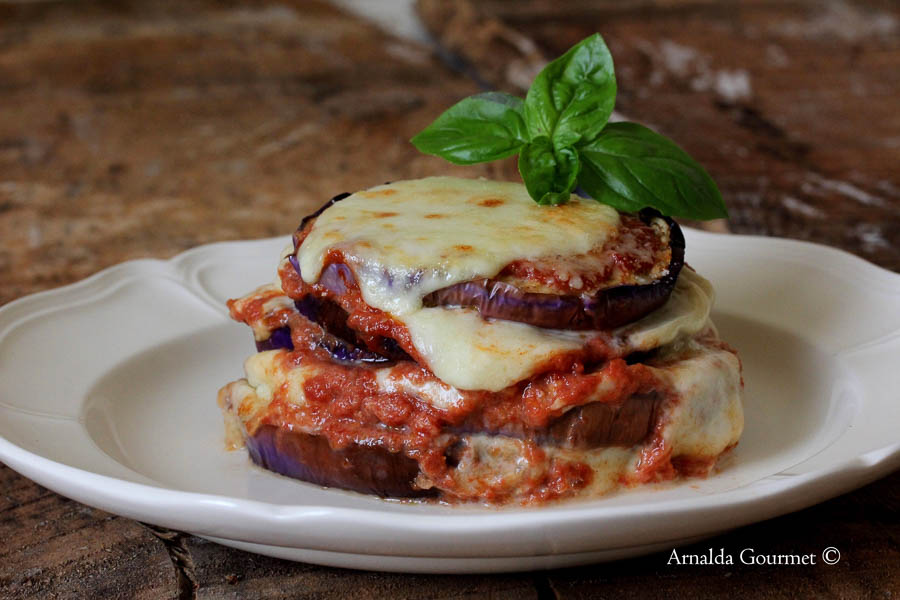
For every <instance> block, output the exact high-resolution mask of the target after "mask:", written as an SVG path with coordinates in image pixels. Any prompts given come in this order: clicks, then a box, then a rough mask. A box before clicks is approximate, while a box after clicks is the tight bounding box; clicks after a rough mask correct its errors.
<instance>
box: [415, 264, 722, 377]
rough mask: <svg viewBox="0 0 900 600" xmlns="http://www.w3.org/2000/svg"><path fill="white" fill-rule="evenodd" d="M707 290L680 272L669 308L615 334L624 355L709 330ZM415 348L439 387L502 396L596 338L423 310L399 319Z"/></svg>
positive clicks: (468, 313)
mask: <svg viewBox="0 0 900 600" xmlns="http://www.w3.org/2000/svg"><path fill="white" fill-rule="evenodd" d="M712 302H713V292H712V286H711V285H710V283H709V282H708V281H707V280H706V279H704V278H703V277H701V276H700V275H697V273H695V272H693V271H691V270H690V269H683V270H682V272H681V275H680V276H679V277H678V282H677V283H676V285H675V289H674V290H673V291H672V295H671V297H670V298H669V300H668V301H667V302H666V304H664V305H663V306H662V307H660V308H658V309H657V310H655V311H653V312H652V313H650V314H649V315H647V316H646V317H644V318H643V319H640V320H639V321H636V322H634V323H632V324H630V325H628V326H626V327H623V328H621V329H619V330H617V331H616V332H614V338H613V343H614V344H616V345H617V346H619V347H620V348H621V349H622V351H623V352H634V351H636V350H650V349H653V348H656V347H659V346H663V345H665V344H668V343H670V342H672V341H673V340H675V339H676V338H678V337H680V336H685V335H693V334H695V333H697V332H699V331H701V330H702V329H704V328H705V326H706V323H707V321H708V319H709V312H710V309H711V308H712ZM399 319H400V320H401V321H402V322H403V323H404V324H405V325H406V327H407V329H408V330H409V333H410V337H411V338H412V342H413V345H414V346H415V347H416V350H417V351H418V352H419V354H420V355H421V356H422V358H423V359H424V360H425V362H426V363H428V367H429V368H430V369H431V372H432V373H434V374H435V375H436V376H437V377H438V378H439V379H440V380H441V381H444V382H446V383H448V384H450V385H452V386H454V387H457V388H460V389H463V390H490V391H492V392H495V391H498V390H502V389H503V388H505V387H508V386H510V385H512V384H514V383H516V382H517V381H521V380H523V379H526V378H527V377H529V376H530V375H531V374H532V373H533V372H534V370H535V369H536V368H537V366H538V365H540V364H541V363H542V362H545V361H546V360H548V359H550V358H552V357H553V356H555V355H557V354H559V353H561V352H566V351H570V350H577V349H579V348H581V347H582V346H583V345H584V344H585V342H586V341H587V340H588V339H589V338H591V337H593V336H595V335H597V332H592V331H563V330H555V329H543V328H539V327H532V326H531V325H526V324H524V323H516V322H513V321H500V320H492V319H482V318H481V316H480V315H479V314H478V313H477V312H476V311H474V310H471V309H461V308H441V307H437V308H423V309H421V310H419V311H416V312H414V313H412V314H409V315H404V316H402V317H399Z"/></svg>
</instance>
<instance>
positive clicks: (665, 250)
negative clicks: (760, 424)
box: [219, 177, 743, 504]
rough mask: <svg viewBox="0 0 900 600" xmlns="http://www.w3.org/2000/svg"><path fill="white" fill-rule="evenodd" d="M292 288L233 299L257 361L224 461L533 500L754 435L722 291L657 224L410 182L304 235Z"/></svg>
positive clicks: (308, 227) (590, 491)
mask: <svg viewBox="0 0 900 600" xmlns="http://www.w3.org/2000/svg"><path fill="white" fill-rule="evenodd" d="M278 275H279V278H278V281H277V283H273V284H271V285H266V286H263V287H261V288H259V289H257V290H255V291H254V292H252V293H251V294H249V295H248V296H246V297H244V298H241V299H238V300H232V301H230V302H229V307H230V310H231V315H232V317H233V318H235V319H236V320H238V321H242V322H244V323H246V324H247V325H249V326H250V327H251V328H252V329H253V333H254V337H255V339H256V346H257V350H258V352H257V353H256V354H254V355H253V356H251V357H250V358H249V359H248V360H247V361H246V363H245V370H246V378H245V379H241V380H239V381H235V382H233V383H230V384H228V385H226V386H225V387H224V388H222V390H221V391H220V392H219V405H220V406H221V408H222V411H223V413H224V415H225V423H226V431H227V441H228V443H229V445H231V446H232V447H239V446H241V445H246V446H247V449H248V450H249V454H250V456H251V458H252V459H253V461H254V462H255V463H257V464H259V465H261V466H263V467H265V468H267V469H271V470H273V471H276V472H278V473H281V474H284V475H288V476H291V477H295V478H298V479H302V480H305V481H308V482H311V483H315V484H319V485H324V486H331V487H337V488H344V489H350V490H356V491H359V492H365V493H371V494H377V495H380V496H389V497H419V496H433V497H436V498H438V499H440V500H443V501H448V502H464V501H478V502H487V503H498V504H499V503H508V502H516V503H522V504H533V503H541V502H544V501H548V500H552V499H556V498H564V497H593V496H598V495H601V494H603V493H606V492H608V491H609V490H611V489H612V488H614V487H616V486H619V485H634V484H639V483H645V482H650V481H660V480H666V479H671V478H674V477H676V476H679V475H687V476H696V475H700V476H704V475H706V474H708V473H709V472H710V471H711V469H713V467H714V466H715V464H716V461H717V460H718V458H719V457H720V456H721V455H722V454H723V453H724V452H726V451H727V450H728V449H730V448H731V447H733V446H734V445H735V444H736V443H737V441H738V438H739V436H740V434H741V430H742V427H743V412H742V407H741V390H742V381H741V368H740V362H739V360H738V358H737V356H736V354H735V352H734V351H733V350H732V349H731V348H729V347H728V346H727V345H726V344H725V343H723V342H721V341H720V340H719V339H718V336H717V334H716V330H715V328H714V327H713V325H712V323H711V322H710V321H709V312H710V308H711V305H712V301H713V290H712V288H711V287H710V284H709V282H707V281H706V280H705V279H703V278H702V277H701V276H700V275H698V274H697V273H695V272H694V271H693V270H692V269H691V268H690V267H687V266H684V238H683V236H682V233H681V230H680V229H679V228H678V225H676V224H675V222H674V221H672V220H670V219H667V218H663V217H661V216H660V215H658V214H656V213H653V212H652V211H642V212H641V213H640V214H620V213H618V212H617V211H616V210H615V209H613V208H610V207H609V206H606V205H603V204H600V203H597V202H595V201H593V200H585V199H581V198H577V197H575V196H573V197H572V199H571V200H570V201H569V202H568V203H567V204H564V205H561V206H554V207H549V206H547V207H542V206H539V205H537V204H535V203H534V202H533V201H532V200H531V198H530V197H529V196H528V193H527V192H526V190H525V188H524V186H522V185H519V184H514V183H498V182H490V181H486V180H469V179H457V178H451V177H432V178H427V179H421V180H412V181H399V182H395V183H391V184H386V185H382V186H378V187H375V188H372V189H369V190H365V191H362V192H358V193H356V194H352V195H348V194H342V195H340V196H337V197H335V198H334V199H332V200H331V201H329V202H328V203H327V204H326V205H325V206H324V207H322V208H321V209H320V210H319V211H317V212H316V213H314V214H313V215H310V216H309V217H307V218H305V219H303V222H302V224H301V225H300V228H299V229H298V230H297V232H296V233H295V235H294V239H293V245H292V246H291V247H288V248H287V249H286V250H285V252H284V253H283V256H282V259H281V261H280V264H279V266H278Z"/></svg>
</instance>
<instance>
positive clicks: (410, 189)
mask: <svg viewBox="0 0 900 600" xmlns="http://www.w3.org/2000/svg"><path fill="white" fill-rule="evenodd" d="M618 226H619V214H618V213H617V212H616V210H615V209H613V208H611V207H609V206H606V205H604V204H600V203H598V202H595V201H593V200H584V199H581V198H578V197H577V196H572V198H571V200H570V201H569V202H568V203H567V204H565V205H562V206H555V207H547V206H539V205H537V204H535V202H534V201H533V200H532V199H531V197H530V196H529V195H528V192H527V191H526V190H525V186H523V185H521V184H517V183H505V182H496V181H487V180H483V179H459V178H455V177H429V178H426V179H417V180H411V181H398V182H394V183H391V184H387V185H382V186H378V187H375V188H371V189H369V190H366V191H362V192H358V193H356V194H353V195H352V196H350V197H348V198H346V199H344V200H342V201H341V202H338V203H337V204H335V205H334V206H332V207H331V208H329V209H328V210H326V211H325V212H324V213H322V215H321V216H319V217H318V219H317V220H316V222H315V224H314V225H313V227H312V229H311V230H310V232H309V235H308V236H307V238H306V239H305V240H304V242H303V244H302V246H301V247H300V248H299V250H298V252H297V260H298V261H299V264H300V271H301V273H302V276H303V279H304V280H305V281H306V282H307V283H314V282H315V281H317V280H318V278H319V274H320V273H321V271H322V267H323V264H324V260H325V256H326V254H327V252H328V251H329V250H331V249H336V250H340V251H341V252H342V253H343V255H344V259H345V261H346V263H347V264H348V265H349V266H350V268H351V269H352V270H353V272H354V274H355V275H356V279H357V281H358V282H359V285H360V291H361V292H362V296H363V299H364V300H365V301H366V303H367V304H369V305H370V306H374V307H375V308H379V309H381V310H383V311H385V312H388V313H391V314H393V315H395V316H400V315H405V314H409V313H412V312H414V311H416V310H418V309H419V308H420V307H421V305H422V298H423V297H424V296H425V295H427V294H429V293H431V292H433V291H435V290H438V289H441V288H444V287H447V286H449V285H453V284H455V283H460V282H463V281H469V280H471V279H476V278H479V277H493V276H495V275H496V274H497V273H499V272H500V270H501V269H503V267H505V266H506V265H507V264H509V263H510V262H512V261H514V260H517V259H532V258H540V257H544V256H554V255H558V254H561V255H571V254H582V253H585V252H587V251H588V250H590V249H591V248H594V247H595V246H598V245H602V244H603V243H604V242H605V241H606V240H607V239H608V238H609V237H610V236H611V235H612V234H613V233H614V232H615V231H616V229H617V228H618Z"/></svg>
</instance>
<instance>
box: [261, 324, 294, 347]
mask: <svg viewBox="0 0 900 600" xmlns="http://www.w3.org/2000/svg"><path fill="white" fill-rule="evenodd" d="M279 348H287V349H288V350H293V349H294V341H293V340H292V339H291V328H290V327H279V328H278V329H275V330H273V331H272V332H271V333H270V334H269V337H268V338H267V339H265V340H258V341H257V342H256V351H257V352H265V351H266V350H278V349H279Z"/></svg>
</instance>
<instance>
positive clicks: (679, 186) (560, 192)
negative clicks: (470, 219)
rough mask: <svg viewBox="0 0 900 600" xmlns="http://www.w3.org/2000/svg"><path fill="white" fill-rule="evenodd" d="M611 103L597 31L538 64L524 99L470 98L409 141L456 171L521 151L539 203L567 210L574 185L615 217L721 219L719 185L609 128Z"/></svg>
mask: <svg viewBox="0 0 900 600" xmlns="http://www.w3.org/2000/svg"><path fill="white" fill-rule="evenodd" d="M615 102H616V76H615V71H614V69H613V59H612V55H611V54H610V53H609V48H607V47H606V44H605V43H604V41H603V38H602V37H600V34H594V35H592V36H590V37H589V38H586V39H584V40H582V41H581V42H579V43H578V44H576V45H575V46H573V47H572V48H571V49H570V50H569V51H568V52H566V53H565V54H564V55H562V56H561V57H559V58H557V59H556V60H554V61H553V62H551V63H549V64H548V65H547V66H546V67H544V69H543V70H542V71H541V72H540V73H539V74H538V76H537V77H535V79H534V82H533V83H532V84H531V88H529V90H528V93H527V94H526V96H525V100H524V101H523V100H522V99H521V98H517V97H515V96H511V95H509V94H503V93H499V92H491V93H486V94H477V95H475V96H470V97H469V98H466V99H464V100H462V101H461V102H458V103H457V104H455V105H454V106H452V107H450V109H448V110H447V111H446V112H444V114H442V115H441V116H440V117H438V118H437V119H436V120H435V121H434V123H432V124H431V125H429V126H428V127H426V128H425V129H424V130H423V131H422V132H420V133H419V134H418V135H416V136H415V137H414V138H413V139H412V143H413V144H414V145H415V146H416V148H418V149H419V151H421V152H424V153H425V154H434V155H436V156H440V157H442V158H444V159H446V160H448V161H450V162H452V163H455V164H459V165H471V164H475V163H480V162H487V161H492V160H498V159H501V158H507V157H509V156H513V155H514V154H518V155H519V173H520V174H521V175H522V180H523V181H524V182H525V187H526V188H527V189H528V193H529V195H531V197H532V198H534V200H535V201H536V202H537V203H538V204H554V205H555V204H563V203H565V202H566V201H567V200H568V199H569V195H570V194H571V193H572V191H573V190H574V189H575V188H576V186H580V187H581V189H582V190H584V191H585V192H587V193H588V194H590V195H591V196H592V197H593V198H594V199H596V200H597V201H599V202H602V203H604V204H609V205H610V206H613V207H615V208H617V209H618V210H621V211H626V212H633V211H638V210H640V209H642V208H645V207H652V208H655V209H657V210H658V211H660V212H661V213H663V214H664V215H668V216H677V217H685V218H688V219H715V218H719V217H727V216H728V213H727V211H726V209H725V203H724V202H723V201H722V195H721V194H720V193H719V189H718V187H716V184H715V182H714V181H713V180H712V178H711V177H710V176H709V174H708V173H707V172H706V171H705V170H704V169H703V167H701V166H700V165H699V164H698V163H697V162H696V161H695V160H694V159H692V158H691V157H690V156H689V155H688V154H687V153H686V152H685V151H684V150H682V149H681V148H679V147H678V146H677V145H676V144H675V143H674V142H673V141H672V140H670V139H668V138H666V137H665V136H662V135H659V134H658V133H655V132H653V131H651V130H650V129H647V128H646V127H643V126H641V125H638V124H637V123H627V122H622V123H609V117H610V115H611V114H612V111H613V107H614V106H615Z"/></svg>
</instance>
